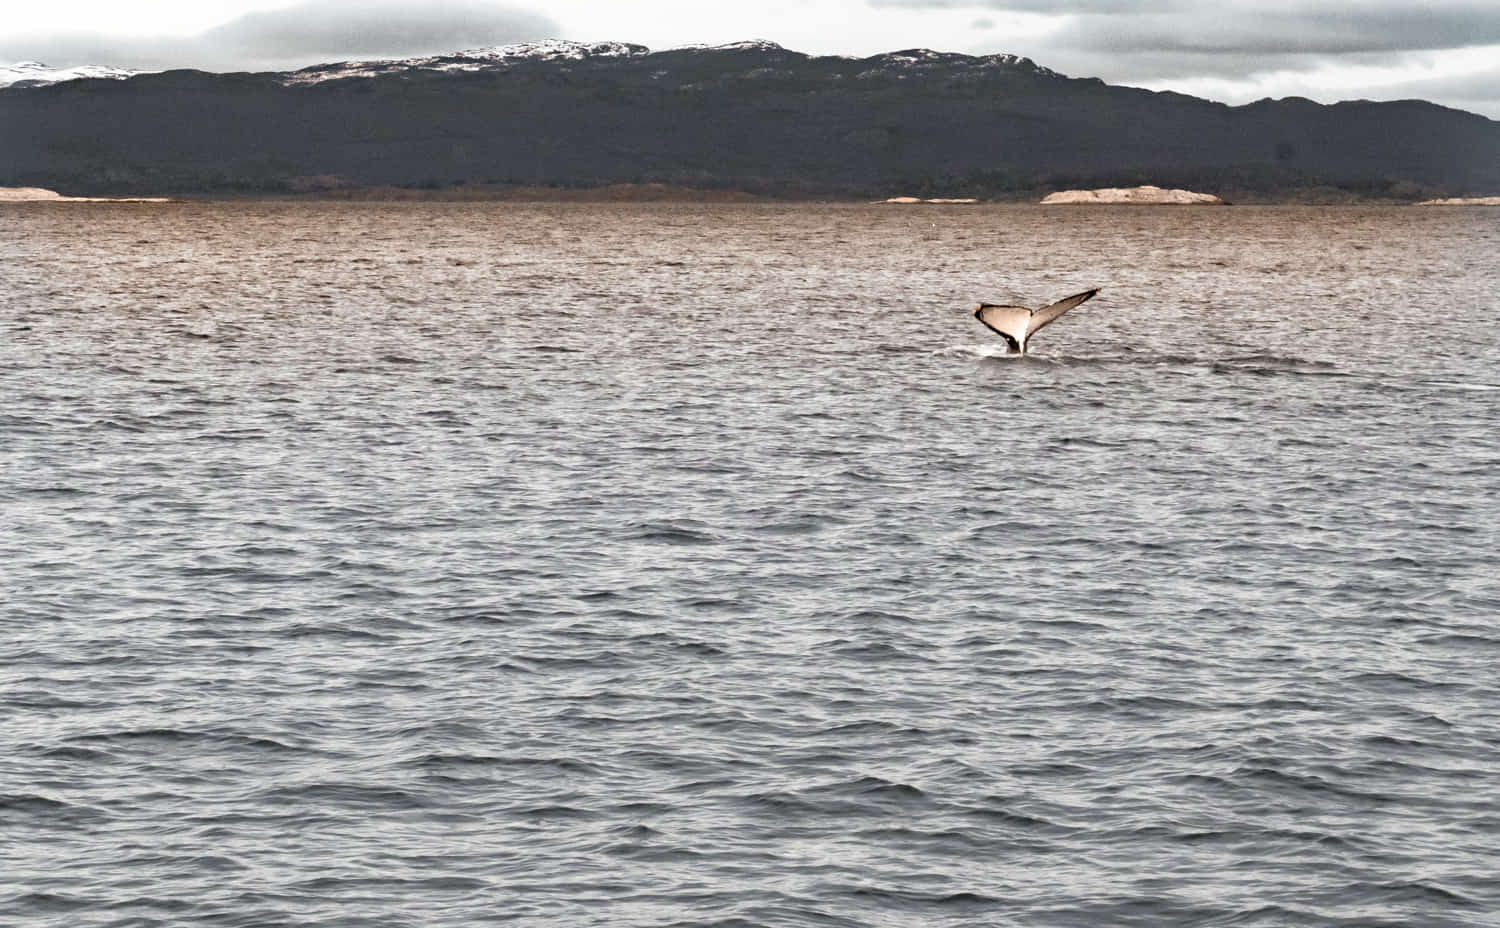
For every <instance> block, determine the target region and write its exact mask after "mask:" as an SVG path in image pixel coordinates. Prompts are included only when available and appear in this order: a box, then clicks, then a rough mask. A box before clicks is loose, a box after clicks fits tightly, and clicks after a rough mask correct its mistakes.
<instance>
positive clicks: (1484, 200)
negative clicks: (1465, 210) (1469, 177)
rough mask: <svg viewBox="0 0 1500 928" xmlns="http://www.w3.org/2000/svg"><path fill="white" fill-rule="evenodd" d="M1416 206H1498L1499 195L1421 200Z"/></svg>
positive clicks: (1499, 202)
mask: <svg viewBox="0 0 1500 928" xmlns="http://www.w3.org/2000/svg"><path fill="white" fill-rule="evenodd" d="M1417 205H1418V206H1500V197H1447V198H1445V199H1442V200H1423V201H1422V202H1420V203H1418V204H1417Z"/></svg>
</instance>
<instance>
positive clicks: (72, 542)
mask: <svg viewBox="0 0 1500 928" xmlns="http://www.w3.org/2000/svg"><path fill="white" fill-rule="evenodd" d="M1497 254H1500V211H1497V210H1490V209H1473V208H1471V209H1462V208H1458V209H1428V208H1420V209H1419V208H1399V209H1398V208H1294V207H1274V208H1272V207H1267V208H1252V207H1233V208H1228V209H1205V208H1198V209H1193V208H1187V209H1184V208H1124V209H1088V208H1083V209H1070V208H1054V209H1043V208H1040V207H1021V206H980V207H972V208H962V207H960V208H938V207H917V208H912V207H876V206H857V205H848V206H829V205H732V206H731V205H710V206H700V205H692V206H678V205H665V206H662V205H653V206H640V205H603V206H595V205H535V206H531V205H507V204H494V205H490V204H481V205H459V204H395V205H371V204H323V205H308V204H197V203H187V204H164V205H144V204H129V205H110V204H51V205H43V204H35V205H12V206H7V207H4V208H3V211H0V396H3V397H4V403H3V405H0V462H3V470H0V591H3V600H0V610H3V611H0V629H3V639H0V641H3V644H0V923H3V924H5V925H7V926H12V925H13V926H26V928H33V926H35V928H40V926H58V928H64V926H66V928H78V926H106V925H109V926H122V928H123V926H131V928H143V926H285V925H297V926H314V925H315V926H329V928H332V926H382V928H386V926H424V928H425V926H445V928H446V926H453V928H459V926H465V928H467V926H475V925H488V924H505V925H528V926H530V925H535V926H543V925H545V926H592V925H622V926H626V925H628V926H726V928H727V926H892V928H895V926H901V928H907V926H973V925H993V926H1080V928H1082V926H1089V928H1094V926H1151V928H1160V926H1295V928H1307V926H1413V928H1443V926H1455V928H1456V926H1483V925H1500V880H1497V877H1496V874H1497V872H1500V564H1497V554H1496V552H1497V549H1500V336H1497V334H1496V321H1497V317H1500V297H1497V293H1500V260H1497V258H1496V255H1497ZM1095 286H1097V287H1102V288H1103V290H1102V292H1101V294H1100V295H1099V297H1097V298H1096V299H1094V300H1093V301H1091V302H1089V303H1086V304H1084V305H1083V306H1082V307H1080V308H1078V309H1076V310H1074V311H1073V312H1072V313H1070V314H1068V315H1067V316H1066V317H1064V318H1063V319H1061V320H1060V321H1058V322H1057V323H1055V324H1054V325H1053V326H1051V327H1050V328H1048V329H1047V330H1046V331H1044V332H1042V333H1041V334H1039V335H1037V336H1036V338H1035V340H1034V341H1033V343H1032V354H1030V355H1028V356H1026V357H1012V356H1005V355H1003V354H1002V353H1001V351H1000V350H999V348H998V346H997V345H996V341H997V339H996V337H995V336H994V335H993V334H992V333H990V332H988V331H987V330H985V329H984V328H983V327H982V326H980V325H979V323H978V322H976V321H975V320H974V319H973V318H972V317H971V316H970V315H969V310H971V309H972V307H973V305H974V304H975V303H976V302H978V301H980V300H989V301H994V302H1012V301H1016V302H1023V303H1029V304H1032V305H1036V304H1037V303H1039V302H1043V301H1049V300H1052V299H1056V298H1059V297H1061V296H1064V295H1067V294H1070V293H1074V292H1077V291H1079V290H1083V289H1086V288H1089V287H1095Z"/></svg>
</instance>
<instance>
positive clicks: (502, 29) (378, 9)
mask: <svg viewBox="0 0 1500 928" xmlns="http://www.w3.org/2000/svg"><path fill="white" fill-rule="evenodd" d="M559 31H560V30H559V27H558V26H557V24H556V23H555V22H553V21H552V20H551V19H549V18H548V17H546V16H543V15H541V14H539V13H533V12H529V11H526V10H518V9H514V8H509V7H504V6H498V5H495V4H493V3H486V2H483V0H439V2H436V3H423V4H420V5H417V4H411V3H403V2H401V0H374V2H355V0H311V2H305V3H302V4H299V5H297V6H293V7H288V8H285V9H280V10H273V11H269V12H264V13H251V14H249V15H247V16H242V17H240V18H239V19H236V20H233V21H231V22H228V23H225V24H224V25H222V26H218V27H216V28H213V29H210V30H208V31H207V32H204V33H202V34H200V35H196V36H188V37H175V36H161V37H148V38H138V37H137V38H113V37H103V36H97V35H91V34H88V33H70V34H60V35H50V36H36V37H30V38H27V37H7V38H0V60H5V59H10V60H19V59H34V60H38V61H44V62H46V63H47V64H49V65H52V66H54V67H68V66H72V65H78V64H107V65H115V66H119V67H131V68H146V69H152V68H175V67H195V68H203V69H206V70H214V71H230V70H261V69H282V68H293V67H301V66H304V65H308V64H316V63H320V62H326V61H338V60H345V59H350V58H375V57H383V56H405V55H423V54H438V53H442V52H450V51H458V50H461V49H465V48H474V47H479V46H485V45H503V44H506V43H510V42H523V41H530V40H534V39H542V38H549V37H553V36H556V35H557V34H558V33H559Z"/></svg>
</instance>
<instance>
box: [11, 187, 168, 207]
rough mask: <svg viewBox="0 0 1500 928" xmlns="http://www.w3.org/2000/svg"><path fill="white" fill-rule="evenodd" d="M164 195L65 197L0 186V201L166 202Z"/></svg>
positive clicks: (53, 192) (34, 189) (38, 189)
mask: <svg viewBox="0 0 1500 928" xmlns="http://www.w3.org/2000/svg"><path fill="white" fill-rule="evenodd" d="M166 202H169V201H168V199H167V198H166V197H65V196H63V195H62V194H60V193H58V192H57V191H56V190H48V189H47V188H45V187H0V203H166Z"/></svg>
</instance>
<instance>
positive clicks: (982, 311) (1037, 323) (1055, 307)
mask: <svg viewBox="0 0 1500 928" xmlns="http://www.w3.org/2000/svg"><path fill="white" fill-rule="evenodd" d="M1099 289H1100V288H1098V287H1095V288H1094V289H1092V290H1085V291H1083V292H1082V293H1075V294H1073V295H1072V296H1070V297H1064V298H1063V299H1061V300H1058V301H1057V302H1056V303H1051V304H1048V305H1046V306H1043V307H1042V308H1041V309H1035V310H1033V309H1027V308H1026V307H1024V306H1002V305H1000V304H997V303H980V304H979V306H978V307H976V308H975V310H974V318H975V319H978V320H979V321H980V322H982V323H984V324H985V325H986V326H988V327H989V328H991V329H993V330H994V331H996V332H998V333H999V334H1000V335H1001V337H1003V338H1004V339H1005V343H1006V344H1007V345H1009V346H1010V350H1011V351H1014V352H1018V353H1020V354H1025V353H1026V343H1027V342H1028V341H1030V339H1031V336H1032V335H1035V334H1036V332H1037V331H1038V330H1039V329H1041V328H1042V327H1044V326H1047V325H1050V324H1052V323H1053V322H1055V321H1056V320H1057V318H1058V317H1059V316H1061V315H1062V314H1063V313H1065V312H1067V311H1068V310H1070V309H1072V308H1073V307H1075V306H1077V305H1079V304H1080V303H1084V302H1086V301H1088V300H1090V299H1092V298H1093V297H1094V295H1095V294H1097V293H1098V292H1099Z"/></svg>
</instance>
